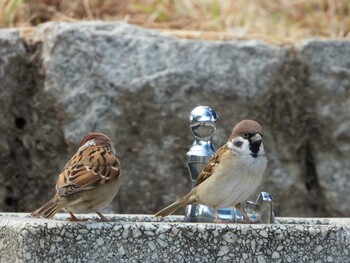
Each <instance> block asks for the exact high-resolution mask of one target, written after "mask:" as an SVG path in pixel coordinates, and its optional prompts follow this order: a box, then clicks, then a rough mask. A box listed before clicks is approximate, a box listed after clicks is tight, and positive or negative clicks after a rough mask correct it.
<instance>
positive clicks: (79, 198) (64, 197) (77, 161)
mask: <svg viewBox="0 0 350 263" xmlns="http://www.w3.org/2000/svg"><path fill="white" fill-rule="evenodd" d="M120 172H121V166H120V163H119V160H118V158H117V156H116V155H115V149H114V147H113V145H112V142H111V140H110V139H109V138H108V137H107V136H106V135H105V134H102V133H88V134H87V135H86V136H85V137H84V138H83V139H82V140H81V142H80V146H79V149H78V151H77V152H76V153H75V154H74V155H73V157H72V158H71V159H70V161H69V162H68V163H67V164H66V166H65V167H64V168H63V169H62V171H61V172H60V174H59V176H58V180H57V182H56V194H55V196H54V197H53V198H52V199H51V200H50V201H49V202H48V203H47V204H45V205H44V206H43V207H41V208H39V209H38V210H36V211H34V212H33V213H32V214H31V215H32V216H35V217H37V216H42V217H44V218H51V217H53V216H54V215H55V214H56V213H57V212H58V211H59V210H61V209H64V210H65V211H67V212H69V213H70V218H69V220H70V221H84V220H86V219H78V218H77V217H75V215H74V213H91V212H96V213H97V214H98V216H99V217H100V219H101V221H107V219H106V218H105V217H104V216H103V215H102V214H101V213H100V212H99V210H100V209H102V208H104V207H105V206H107V205H108V204H109V203H110V202H111V201H112V199H113V198H114V197H115V195H116V194H117V192H118V189H119V186H120V183H121V175H120Z"/></svg>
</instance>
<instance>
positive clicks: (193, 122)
mask: <svg viewBox="0 0 350 263" xmlns="http://www.w3.org/2000/svg"><path fill="white" fill-rule="evenodd" d="M217 120H218V116H217V115H216V113H215V111H213V110H212V109H211V108H210V107H208V106H198V107H196V108H194V109H193V110H192V111H191V113H190V116H189V118H188V121H189V125H190V129H191V132H192V134H193V136H194V137H195V138H196V139H198V140H201V141H207V140H210V139H211V137H213V135H214V132H215V130H216V121H217Z"/></svg>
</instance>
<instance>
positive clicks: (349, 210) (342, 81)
mask: <svg viewBox="0 0 350 263" xmlns="http://www.w3.org/2000/svg"><path fill="white" fill-rule="evenodd" d="M349 52H350V42H349V41H330V40H328V41H308V42H305V43H304V44H303V45H302V47H301V58H302V59H303V63H304V64H305V65H307V68H308V71H309V79H308V82H309V88H310V89H311V91H312V93H313V101H314V104H315V107H313V108H312V109H310V110H312V111H313V112H314V114H315V118H316V125H317V127H316V128H317V133H313V134H310V145H311V147H312V155H313V156H312V157H313V160H311V161H312V165H313V166H314V167H315V171H314V172H315V173H316V174H317V179H318V180H317V181H316V182H315V183H317V184H318V185H319V186H318V187H319V188H320V189H321V193H320V196H319V198H321V199H322V200H323V202H324V210H326V211H327V213H328V214H331V215H334V216H344V215H348V216H349V215H350V207H349V205H348V203H349V202H350V196H349V194H348V193H349V189H350V162H349V158H348V156H349V155H350V144H349V142H350V118H349V111H350V98H349V96H348V94H349V90H350V68H349V67H350V58H349V57H348V56H346V55H345V54H348V53H349ZM306 107H308V106H307V105H306Z"/></svg>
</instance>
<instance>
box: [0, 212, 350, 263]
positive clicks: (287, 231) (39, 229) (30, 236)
mask: <svg viewBox="0 0 350 263" xmlns="http://www.w3.org/2000/svg"><path fill="white" fill-rule="evenodd" d="M90 216H91V215H90ZM66 217H67V215H65V216H61V217H58V218H59V219H58V220H43V219H37V218H35V219H29V218H25V215H6V214H2V215H1V216H0V237H1V239H0V240H1V243H0V257H1V259H2V262H18V263H21V262H26V263H29V262H259V263H261V262H350V239H349V238H350V224H349V220H347V221H345V222H343V223H341V222H342V219H339V222H338V221H337V220H335V219H312V220H305V219H301V220H299V219H297V218H278V219H277V220H278V224H272V225H264V224H257V225H251V224H209V223H182V222H181V221H182V220H183V218H182V217H169V218H166V219H163V222H161V221H160V220H159V219H156V218H154V217H150V216H122V215H114V216H110V217H109V218H110V219H111V220H112V221H111V222H106V223H99V222H93V221H91V222H81V223H70V222H67V221H64V220H62V219H63V218H66ZM299 223H302V224H299Z"/></svg>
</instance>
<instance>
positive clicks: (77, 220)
mask: <svg viewBox="0 0 350 263" xmlns="http://www.w3.org/2000/svg"><path fill="white" fill-rule="evenodd" d="M69 214H70V218H68V220H69V221H70V222H79V221H87V220H88V218H77V217H76V216H75V215H74V214H73V213H72V212H69Z"/></svg>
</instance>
